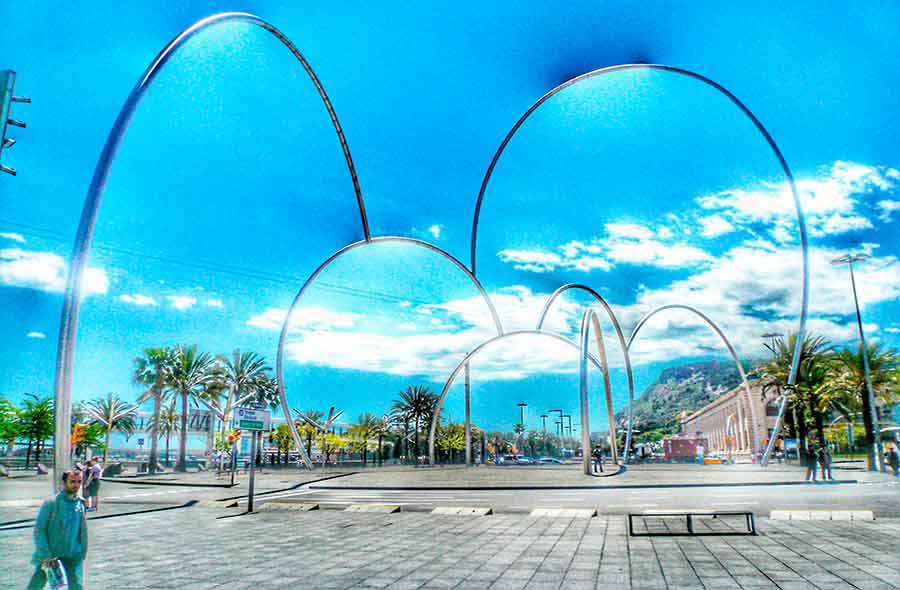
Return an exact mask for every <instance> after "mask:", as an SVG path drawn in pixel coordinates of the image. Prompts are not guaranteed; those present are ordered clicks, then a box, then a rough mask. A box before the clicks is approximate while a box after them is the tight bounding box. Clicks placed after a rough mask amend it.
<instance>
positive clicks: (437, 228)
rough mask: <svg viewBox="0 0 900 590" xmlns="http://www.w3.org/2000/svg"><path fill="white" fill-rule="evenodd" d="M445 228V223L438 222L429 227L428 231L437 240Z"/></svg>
mask: <svg viewBox="0 0 900 590" xmlns="http://www.w3.org/2000/svg"><path fill="white" fill-rule="evenodd" d="M443 229H444V226H443V225H440V224H438V223H436V224H434V225H432V226H430V227H429V228H428V233H430V234H431V237H433V238H434V239H435V240H440V239H441V232H442V231H443Z"/></svg>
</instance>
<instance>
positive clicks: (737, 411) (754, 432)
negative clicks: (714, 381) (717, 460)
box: [681, 381, 778, 458]
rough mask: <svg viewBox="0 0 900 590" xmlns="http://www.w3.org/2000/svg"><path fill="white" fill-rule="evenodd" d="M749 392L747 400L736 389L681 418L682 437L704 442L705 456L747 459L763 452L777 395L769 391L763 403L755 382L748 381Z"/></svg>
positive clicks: (743, 391)
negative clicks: (696, 438)
mask: <svg viewBox="0 0 900 590" xmlns="http://www.w3.org/2000/svg"><path fill="white" fill-rule="evenodd" d="M749 390H750V392H749V396H748V394H747V389H746V388H745V387H744V386H743V385H738V386H737V387H735V388H734V389H731V390H729V391H726V392H725V393H723V394H722V395H720V396H719V397H717V398H716V399H715V400H713V401H712V402H710V403H708V404H706V405H705V406H703V407H702V408H700V409H699V410H697V411H696V412H694V413H693V414H690V415H686V416H684V417H682V419H681V431H682V433H684V434H686V435H689V436H699V437H703V438H706V439H708V445H709V448H708V449H706V451H707V453H718V454H719V455H721V456H722V457H728V456H733V457H740V456H742V455H743V456H744V457H747V458H749V457H750V456H751V455H754V454H756V453H758V452H761V451H764V450H765V445H766V443H767V442H768V440H769V436H770V435H771V433H772V429H773V428H774V427H775V417H776V416H777V415H778V400H777V395H776V393H775V392H774V391H773V392H770V393H768V394H767V395H766V398H765V399H763V394H762V386H761V384H760V382H759V381H751V382H750V383H749Z"/></svg>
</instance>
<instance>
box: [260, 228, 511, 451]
mask: <svg viewBox="0 0 900 590" xmlns="http://www.w3.org/2000/svg"><path fill="white" fill-rule="evenodd" d="M385 242H400V243H405V244H413V245H415V246H421V247H423V248H426V249H428V250H431V251H432V252H435V253H436V254H438V255H440V256H442V257H444V258H445V259H446V260H448V261H450V262H451V263H452V264H453V265H454V266H456V267H457V268H458V269H459V270H461V271H462V272H463V273H464V274H465V275H466V277H468V278H469V280H470V281H471V282H472V284H473V285H474V286H475V288H476V289H478V292H479V293H480V294H481V297H482V298H483V299H484V302H485V304H486V305H487V308H488V310H489V311H490V313H491V319H493V321H494V327H495V328H496V329H497V335H498V337H499V336H503V325H502V324H501V323H500V316H499V315H498V314H497V309H496V308H495V307H494V303H493V302H492V301H491V298H490V297H488V294H487V291H485V289H484V287H483V286H482V285H481V282H480V281H479V280H478V279H477V278H476V277H475V275H474V274H472V272H471V271H470V270H469V268H468V267H467V266H466V265H465V264H463V263H462V262H460V261H459V260H457V259H456V258H455V257H454V256H453V255H451V254H449V253H448V252H446V251H444V250H442V249H441V248H439V247H437V246H435V245H434V244H431V243H429V242H425V241H423V240H418V239H416V238H406V237H400V236H381V237H374V238H371V239H370V240H360V241H358V242H354V243H352V244H348V245H347V246H344V247H343V248H341V249H340V250H338V251H337V252H335V253H334V254H332V255H331V256H329V257H328V258H327V259H326V260H325V262H323V263H322V264H320V265H319V267H318V268H317V269H316V270H315V271H313V273H312V274H311V275H309V277H308V278H307V279H306V282H305V283H303V286H302V287H300V290H299V291H297V295H296V296H294V300H293V302H291V306H290V308H289V309H288V312H287V315H286V316H285V318H284V324H282V326H281V335H280V336H279V337H278V356H277V358H276V360H275V376H276V382H277V384H278V398H279V400H280V401H281V409H282V411H283V412H284V415H285V416H290V415H291V410H290V406H289V405H288V401H287V394H286V393H285V390H284V345H285V343H286V341H287V335H288V331H289V330H290V322H291V315H292V314H293V313H294V310H295V309H296V308H297V306H298V305H299V304H300V300H301V299H302V298H303V295H304V294H305V293H306V291H307V290H308V289H309V287H310V286H312V284H313V283H314V282H315V281H316V279H317V278H318V277H319V275H320V274H322V271H324V270H325V269H326V268H328V266H329V265H331V263H332V262H334V261H335V260H337V259H338V258H340V257H341V256H343V255H344V254H346V253H347V252H350V251H351V250H355V249H356V248H359V247H362V246H367V245H370V244H380V243H385ZM287 423H288V426H289V427H290V429H291V435H292V436H293V437H294V443H295V444H296V445H297V448H298V449H300V457H301V458H302V460H303V462H304V463H305V464H306V466H307V467H308V468H310V469H312V462H311V461H310V459H309V457H307V456H306V449H305V447H304V446H303V444H302V441H301V440H300V434H299V433H298V432H297V426H296V424H294V421H293V420H288V421H287Z"/></svg>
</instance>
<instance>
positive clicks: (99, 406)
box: [84, 393, 137, 464]
mask: <svg viewBox="0 0 900 590" xmlns="http://www.w3.org/2000/svg"><path fill="white" fill-rule="evenodd" d="M84 411H85V412H86V413H87V414H88V415H89V416H90V419H91V423H92V424H97V425H98V426H100V428H102V429H103V434H104V435H105V437H106V438H105V441H104V445H103V463H104V464H106V453H107V452H108V450H109V438H110V436H111V435H112V432H113V430H121V431H122V432H124V433H126V434H129V435H130V434H132V433H133V432H134V426H135V425H134V418H135V416H137V406H136V405H134V404H129V403H127V402H124V401H122V400H121V399H119V396H114V395H113V394H112V393H110V394H107V396H106V397H99V398H96V399H93V400H91V401H89V402H87V403H85V404H84Z"/></svg>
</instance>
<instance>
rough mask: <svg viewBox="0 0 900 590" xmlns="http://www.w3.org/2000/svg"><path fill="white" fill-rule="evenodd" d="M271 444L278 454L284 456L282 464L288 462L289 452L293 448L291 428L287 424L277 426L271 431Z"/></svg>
mask: <svg viewBox="0 0 900 590" xmlns="http://www.w3.org/2000/svg"><path fill="white" fill-rule="evenodd" d="M272 444H274V445H275V448H276V449H278V452H279V453H281V454H282V455H283V456H284V462H285V463H288V462H289V461H290V452H291V450H292V449H294V448H295V446H294V435H293V434H291V427H290V426H288V425H287V424H279V425H278V426H277V427H276V428H275V430H273V431H272Z"/></svg>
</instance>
